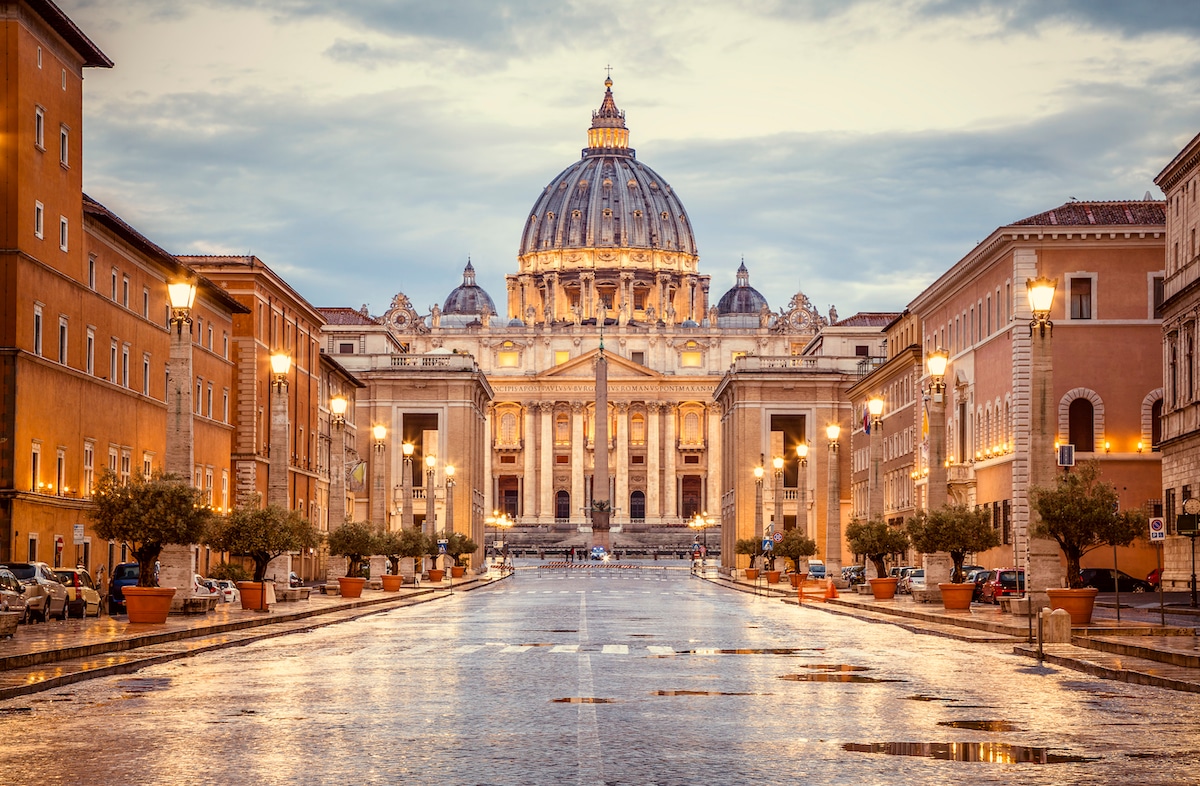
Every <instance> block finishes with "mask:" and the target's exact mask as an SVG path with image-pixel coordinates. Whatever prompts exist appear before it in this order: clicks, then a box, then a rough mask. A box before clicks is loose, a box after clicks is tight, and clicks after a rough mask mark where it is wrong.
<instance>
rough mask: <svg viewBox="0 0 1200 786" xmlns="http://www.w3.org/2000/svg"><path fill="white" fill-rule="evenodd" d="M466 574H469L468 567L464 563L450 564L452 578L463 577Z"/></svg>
mask: <svg viewBox="0 0 1200 786" xmlns="http://www.w3.org/2000/svg"><path fill="white" fill-rule="evenodd" d="M465 575H467V569H466V568H465V567H463V566H462V565H451V566H450V578H452V579H461V578H462V577H463V576H465Z"/></svg>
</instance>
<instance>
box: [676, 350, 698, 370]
mask: <svg viewBox="0 0 1200 786" xmlns="http://www.w3.org/2000/svg"><path fill="white" fill-rule="evenodd" d="M700 364H701V357H700V353H699V352H680V353H679V365H681V366H682V367H684V368H700Z"/></svg>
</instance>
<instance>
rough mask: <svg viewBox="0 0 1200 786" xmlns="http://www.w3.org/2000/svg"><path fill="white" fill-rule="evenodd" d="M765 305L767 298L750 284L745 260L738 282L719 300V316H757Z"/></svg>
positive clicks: (738, 273) (739, 271)
mask: <svg viewBox="0 0 1200 786" xmlns="http://www.w3.org/2000/svg"><path fill="white" fill-rule="evenodd" d="M765 305H767V299H766V298H765V297H763V296H762V294H761V293H760V292H759V291H758V290H757V289H755V288H754V287H752V286H750V271H749V270H747V269H746V263H745V261H743V262H742V265H741V267H739V268H738V271H737V284H735V285H734V286H733V288H732V289H730V290H729V291H728V292H726V293H725V294H724V295H721V299H720V300H719V301H717V316H719V317H723V316H731V315H734V314H752V315H754V316H755V317H757V316H758V314H759V313H760V312H761V311H762V308H763V306H765Z"/></svg>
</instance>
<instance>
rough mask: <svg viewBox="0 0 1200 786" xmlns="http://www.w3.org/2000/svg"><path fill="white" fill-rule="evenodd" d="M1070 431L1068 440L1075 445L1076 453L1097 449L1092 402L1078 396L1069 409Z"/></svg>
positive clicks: (1090, 451)
mask: <svg viewBox="0 0 1200 786" xmlns="http://www.w3.org/2000/svg"><path fill="white" fill-rule="evenodd" d="M1067 412H1068V414H1067V419H1068V423H1069V426H1068V428H1069V432H1068V437H1067V441H1068V442H1070V443H1071V444H1072V445H1074V446H1075V452H1076V453H1092V452H1094V451H1095V450H1096V440H1095V431H1094V425H1095V424H1094V422H1093V419H1092V418H1093V413H1094V412H1095V410H1094V408H1093V407H1092V402H1091V401H1088V400H1087V399H1086V398H1077V399H1075V400H1074V401H1072V402H1071V406H1070V407H1069V408H1068V410H1067Z"/></svg>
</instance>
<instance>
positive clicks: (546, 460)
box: [525, 401, 554, 525]
mask: <svg viewBox="0 0 1200 786" xmlns="http://www.w3.org/2000/svg"><path fill="white" fill-rule="evenodd" d="M540 417H541V419H542V429H541V434H542V436H541V439H539V440H538V445H537V451H538V466H540V467H541V472H540V475H539V477H538V484H539V485H538V488H539V490H540V491H541V493H540V494H539V496H538V499H539V504H538V522H539V523H541V524H548V525H553V524H554V402H553V401H543V402H542V411H541V415H540ZM531 441H532V440H529V439H527V440H526V441H525V449H526V450H530V449H531V448H530V443H531Z"/></svg>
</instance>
